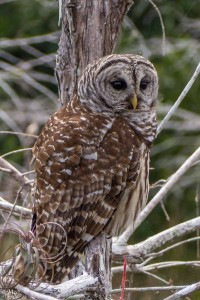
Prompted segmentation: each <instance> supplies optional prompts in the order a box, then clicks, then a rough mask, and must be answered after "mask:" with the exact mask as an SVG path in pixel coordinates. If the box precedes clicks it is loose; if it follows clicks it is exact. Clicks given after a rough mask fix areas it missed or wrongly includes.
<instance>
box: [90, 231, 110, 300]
mask: <svg viewBox="0 0 200 300" xmlns="http://www.w3.org/2000/svg"><path fill="white" fill-rule="evenodd" d="M111 254H112V239H111V238H108V237H107V236H106V234H104V233H103V234H101V235H100V236H98V237H96V238H95V239H94V240H93V241H92V242H91V243H90V245H89V247H88V248H87V250H86V271H87V272H88V273H89V274H90V275H92V276H93V277H97V278H98V279H99V288H98V289H95V290H89V291H88V293H87V295H86V299H98V300H104V299H111V298H110V292H111V280H112V276H111Z"/></svg>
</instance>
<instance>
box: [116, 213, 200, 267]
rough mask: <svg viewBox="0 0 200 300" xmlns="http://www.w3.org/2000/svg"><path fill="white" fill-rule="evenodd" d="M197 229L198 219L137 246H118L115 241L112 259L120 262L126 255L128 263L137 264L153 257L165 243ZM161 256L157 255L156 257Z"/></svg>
mask: <svg viewBox="0 0 200 300" xmlns="http://www.w3.org/2000/svg"><path fill="white" fill-rule="evenodd" d="M198 228H200V217H197V218H194V219H192V220H189V221H186V222H183V223H181V224H178V225H176V226H174V227H172V228H170V229H167V230H165V231H162V232H160V233H158V234H156V235H154V236H152V237H150V238H148V239H147V240H145V241H143V242H141V243H139V244H135V245H122V244H119V243H118V240H117V241H116V242H114V243H113V258H114V259H115V260H118V259H120V260H121V259H122V257H123V256H124V255H127V257H128V258H127V259H128V261H131V262H133V263H139V262H141V261H142V260H144V258H146V257H149V256H150V255H153V256H154V257H155V256H156V253H152V252H153V251H155V250H157V249H158V248H160V247H162V246H164V245H165V244H166V243H168V242H172V241H174V240H175V239H176V238H179V237H181V236H184V235H186V234H188V233H192V232H194V231H196V230H197V229H198ZM161 254H162V253H161ZM161 254H160V253H158V256H159V255H161Z"/></svg>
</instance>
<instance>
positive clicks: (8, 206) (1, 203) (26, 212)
mask: <svg viewBox="0 0 200 300" xmlns="http://www.w3.org/2000/svg"><path fill="white" fill-rule="evenodd" d="M0 210H5V211H12V210H13V212H14V213H17V214H19V215H22V216H24V217H28V218H30V217H31V214H32V211H31V209H29V208H26V207H22V206H19V205H15V206H14V205H13V204H12V203H9V202H8V201H6V200H5V199H3V198H2V197H0Z"/></svg>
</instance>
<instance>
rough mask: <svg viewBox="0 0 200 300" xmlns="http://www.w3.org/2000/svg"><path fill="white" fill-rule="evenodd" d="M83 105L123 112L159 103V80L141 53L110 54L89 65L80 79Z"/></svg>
mask: <svg viewBox="0 0 200 300" xmlns="http://www.w3.org/2000/svg"><path fill="white" fill-rule="evenodd" d="M78 91H79V93H78V94H79V96H80V101H81V103H82V104H84V105H85V106H87V107H88V108H89V109H90V110H92V111H97V112H108V113H111V114H116V113H117V114H120V113H124V112H129V113H134V111H135V110H138V111H139V110H149V109H150V108H151V107H152V106H154V105H155V102H156V98H157V92H158V79H157V74H156V71H155V69H154V67H153V65H152V64H151V63H150V62H149V61H148V60H146V59H144V58H143V57H141V56H137V55H136V56H135V55H117V54H114V55H110V56H106V57H103V58H101V59H99V60H98V61H96V62H94V63H93V64H91V65H89V66H88V68H87V69H86V70H85V72H84V74H83V76H82V78H81V80H80V81H79V88H78Z"/></svg>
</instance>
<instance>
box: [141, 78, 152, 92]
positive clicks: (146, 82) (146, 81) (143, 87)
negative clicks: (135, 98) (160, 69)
mask: <svg viewBox="0 0 200 300" xmlns="http://www.w3.org/2000/svg"><path fill="white" fill-rule="evenodd" d="M150 82H151V81H150V80H149V79H146V78H142V80H141V81H140V89H141V90H146V88H147V87H148V85H149V83H150Z"/></svg>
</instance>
